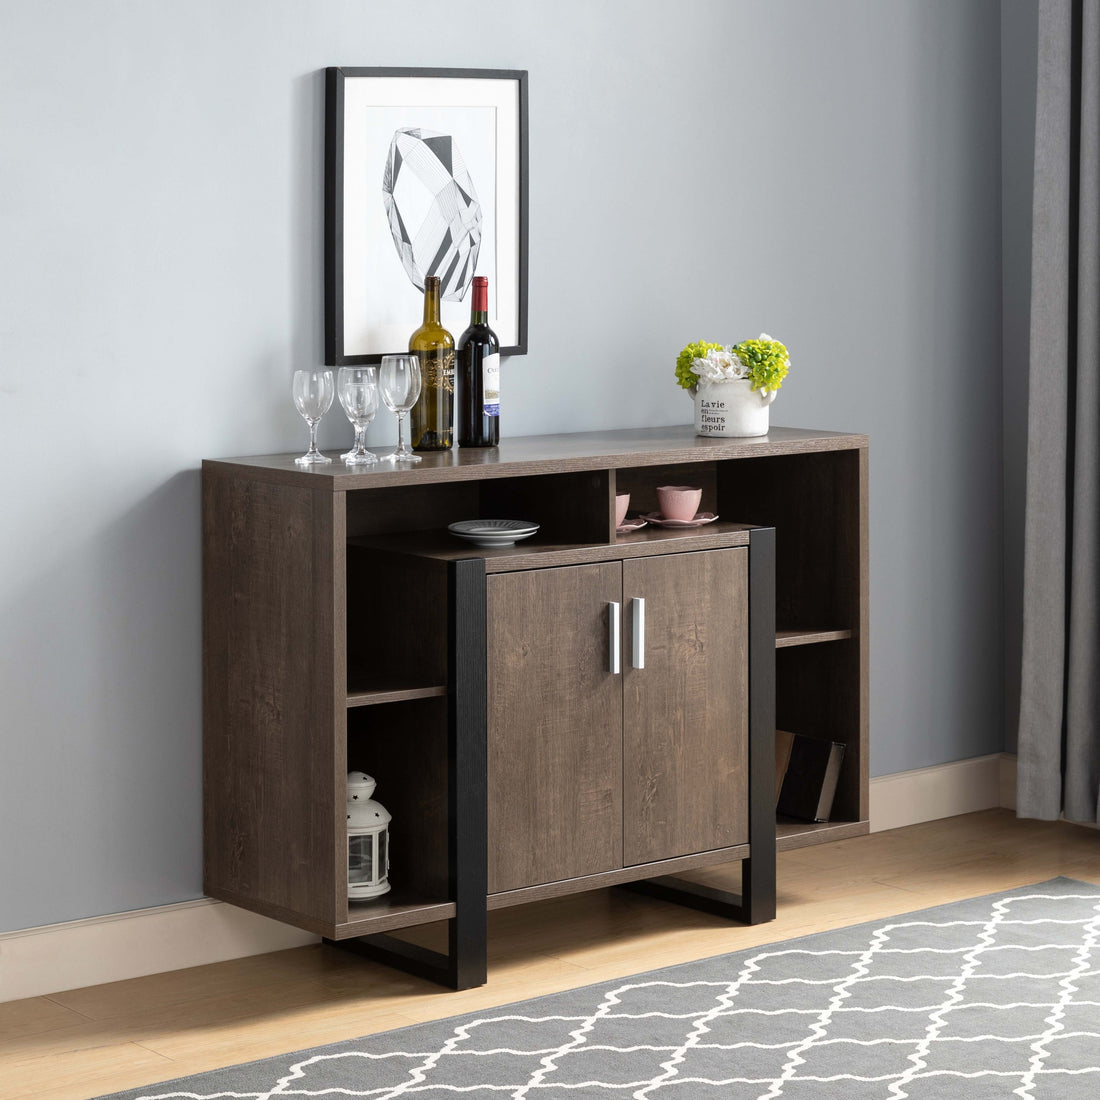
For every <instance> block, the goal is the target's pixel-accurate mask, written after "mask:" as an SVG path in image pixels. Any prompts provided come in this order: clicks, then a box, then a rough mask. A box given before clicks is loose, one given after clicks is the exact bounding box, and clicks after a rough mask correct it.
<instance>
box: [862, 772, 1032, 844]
mask: <svg viewBox="0 0 1100 1100" xmlns="http://www.w3.org/2000/svg"><path fill="white" fill-rule="evenodd" d="M1005 757H1006V754H1005V753H1000V752H998V753H993V754H992V755H991V756H974V757H971V758H970V759H969V760H956V761H953V762H952V763H950V764H936V765H935V766H934V767H931V768H917V769H916V770H915V771H911V772H897V773H895V774H894V775H880V776H878V777H877V778H875V779H872V780H871V832H873V833H877V832H881V831H882V830H884V829H900V828H903V827H904V826H906V825H918V824H920V822H922V821H936V820H938V819H939V818H942V817H956V816H957V815H958V814H971V813H975V812H977V811H978V810H991V809H995V808H996V807H998V806H1004V805H1006V803H1005V799H1006V798H1007V797H1008V796H1009V795H1011V798H1012V806H1015V804H1016V774H1015V766H1014V765H1015V761H1016V758H1015V757H1012V758H1011V760H1012V764H1013V767H1012V769H1011V773H1009V769H1008V765H1007V764H1006V762H1005Z"/></svg>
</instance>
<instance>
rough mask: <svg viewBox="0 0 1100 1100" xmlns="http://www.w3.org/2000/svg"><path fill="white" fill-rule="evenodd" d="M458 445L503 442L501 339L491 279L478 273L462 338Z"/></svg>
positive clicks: (460, 343)
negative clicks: (492, 315)
mask: <svg viewBox="0 0 1100 1100" xmlns="http://www.w3.org/2000/svg"><path fill="white" fill-rule="evenodd" d="M458 375H459V377H458V384H459V389H458V445H459V446H460V447H495V446H496V445H497V444H498V443H499V442H500V341H499V340H498V339H497V334H496V333H495V332H493V330H492V329H491V328H490V327H489V280H488V279H487V278H486V277H485V276H484V275H475V276H474V296H473V304H472V306H471V308H470V327H469V328H468V329H467V330H466V331H465V332H464V333H463V334H462V335H461V336H460V337H459V338H458Z"/></svg>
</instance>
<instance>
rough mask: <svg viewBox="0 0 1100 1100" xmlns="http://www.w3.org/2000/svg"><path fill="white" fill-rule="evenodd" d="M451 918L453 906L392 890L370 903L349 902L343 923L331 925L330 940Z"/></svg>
mask: <svg viewBox="0 0 1100 1100" xmlns="http://www.w3.org/2000/svg"><path fill="white" fill-rule="evenodd" d="M454 915H455V903H454V902H453V901H445V900H442V899H436V900H433V899H430V898H425V897H422V896H420V895H419V894H416V893H414V892H413V891H411V890H401V889H399V888H394V889H393V890H391V891H390V892H389V893H388V894H383V895H382V897H380V898H373V899H372V900H370V901H349V902H348V920H347V923H346V924H337V925H335V926H334V929H333V934H332V936H330V937H329V938H330V939H334V940H346V939H350V938H351V937H353V936H370V935H374V934H375V933H377V932H392V931H393V930H394V929H396V928H412V927H413V926H414V925H417V924H431V923H432V922H433V921H437V920H447V919H448V918H450V917H453V916H454Z"/></svg>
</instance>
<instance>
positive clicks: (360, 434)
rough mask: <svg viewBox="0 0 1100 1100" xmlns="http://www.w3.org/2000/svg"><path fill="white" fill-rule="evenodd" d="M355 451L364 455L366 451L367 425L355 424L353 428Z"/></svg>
mask: <svg viewBox="0 0 1100 1100" xmlns="http://www.w3.org/2000/svg"><path fill="white" fill-rule="evenodd" d="M355 453H356V454H357V455H364V454H366V453H367V426H366V424H363V425H357V426H356V429H355Z"/></svg>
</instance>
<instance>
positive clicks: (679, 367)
mask: <svg viewBox="0 0 1100 1100" xmlns="http://www.w3.org/2000/svg"><path fill="white" fill-rule="evenodd" d="M722 347H723V345H722V344H707V343H704V342H703V341H702V340H697V341H696V342H695V343H694V344H688V345H687V346H686V347H685V348H684V350H683V351H681V352H680V354H679V355H677V356H676V381H677V382H679V384H680V385H681V386H683V387H684V389H685V390H690V389H691V388H692V386H695V385H697V384H698V382H699V376H698V375H697V374H693V373H692V370H691V364H692V363H694V362H695V360H696V359H702V358H703V356H704V355H706V353H707V352H708V351H720V350H721V349H722Z"/></svg>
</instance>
